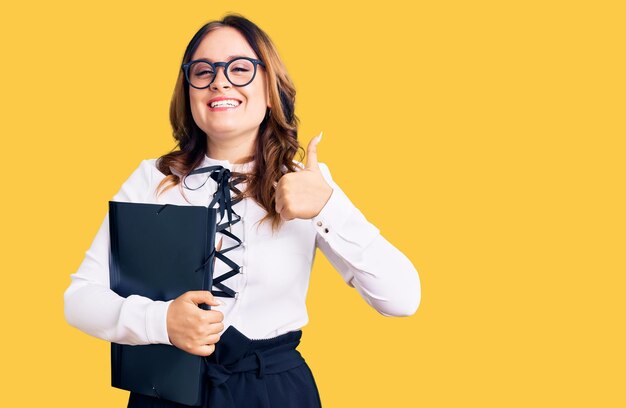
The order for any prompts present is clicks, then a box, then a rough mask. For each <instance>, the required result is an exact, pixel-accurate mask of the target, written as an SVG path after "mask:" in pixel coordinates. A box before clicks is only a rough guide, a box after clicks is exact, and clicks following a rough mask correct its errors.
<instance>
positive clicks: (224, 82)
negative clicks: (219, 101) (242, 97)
mask: <svg viewBox="0 0 626 408" xmlns="http://www.w3.org/2000/svg"><path fill="white" fill-rule="evenodd" d="M220 68H221V69H220ZM210 88H211V90H213V91H217V90H218V89H219V88H230V81H228V79H227V78H226V67H215V77H214V78H213V81H211V86H210Z"/></svg>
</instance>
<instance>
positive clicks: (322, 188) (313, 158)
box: [275, 133, 333, 221]
mask: <svg viewBox="0 0 626 408" xmlns="http://www.w3.org/2000/svg"><path fill="white" fill-rule="evenodd" d="M321 139H322V134H321V133H320V134H319V135H318V136H316V137H314V138H313V139H311V141H310V142H309V145H308V147H307V160H306V163H305V165H304V169H302V170H300V171H296V172H293V173H287V174H285V175H283V176H282V177H281V178H280V179H279V180H278V183H277V184H276V206H275V208H276V212H278V213H279V214H280V217H281V218H282V219H283V220H286V221H288V220H292V219H294V218H302V219H309V218H313V217H315V216H316V215H317V214H319V213H320V211H321V210H322V208H323V207H324V205H325V204H326V202H327V201H328V199H329V198H330V196H331V194H332V193H333V188H332V187H331V186H330V185H329V184H328V183H327V182H326V180H325V179H324V176H323V175H322V171H321V170H320V167H319V165H318V164H317V144H318V143H319V141H320V140H321Z"/></svg>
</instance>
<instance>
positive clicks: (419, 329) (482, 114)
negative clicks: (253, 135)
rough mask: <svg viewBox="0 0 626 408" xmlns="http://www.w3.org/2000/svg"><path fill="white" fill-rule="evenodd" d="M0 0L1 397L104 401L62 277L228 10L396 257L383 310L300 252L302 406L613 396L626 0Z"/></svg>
mask: <svg viewBox="0 0 626 408" xmlns="http://www.w3.org/2000/svg"><path fill="white" fill-rule="evenodd" d="M368 4H369V3H367V2H362V1H361V2H356V1H355V2H352V3H348V2H340V1H336V0H335V1H315V2H306V3H304V2H302V3H300V2H294V1H263V2H258V1H237V2H228V1H220V2H215V1H185V2H176V3H175V2H154V1H151V2H148V1H141V2H121V1H109V2H98V3H93V2H79V1H76V2H67V1H56V2H43V1H37V2H27V3H22V4H21V5H19V6H18V5H17V3H15V4H10V5H7V4H4V5H3V6H2V12H1V13H0V15H1V17H0V19H1V20H0V22H1V24H0V30H1V32H0V34H1V38H2V54H3V56H2V60H3V61H2V66H1V68H0V69H2V74H1V75H0V81H2V83H1V85H2V97H1V98H0V100H1V102H0V103H1V104H2V110H1V111H2V116H3V120H2V122H3V128H4V131H3V138H2V139H3V154H2V161H3V167H4V171H3V185H4V187H3V192H2V200H1V201H2V208H1V210H0V217H1V225H2V253H3V256H2V257H1V259H2V261H1V262H2V288H3V290H2V292H3V295H2V297H1V299H2V305H1V310H2V323H3V329H2V336H1V337H2V348H1V350H2V356H1V357H2V365H3V369H2V373H1V374H0V375H1V376H2V377H3V378H2V379H1V383H2V389H3V392H2V401H3V402H2V405H3V406H50V405H52V406H57V405H58V406H64V407H86V406H89V407H122V406H126V405H125V404H126V401H127V395H128V393H127V392H126V391H122V390H118V389H115V388H111V387H110V368H109V343H107V342H105V341H102V340H99V339H96V338H93V337H90V336H88V335H86V334H83V333H81V332H80V331H78V330H76V329H74V328H72V327H70V326H69V325H68V324H67V323H66V322H65V320H64V317H63V297H62V295H63V291H64V290H65V289H66V287H67V286H68V285H69V282H70V279H69V275H70V274H71V273H73V272H75V271H76V269H77V268H78V266H79V264H80V262H81V261H82V259H83V256H84V253H85V251H86V250H87V248H88V247H89V245H90V244H91V241H92V239H93V237H94V236H95V233H96V231H97V228H98V226H99V225H100V223H101V221H102V219H103V217H104V215H105V212H106V208H107V201H108V200H109V199H111V198H112V196H113V195H114V194H115V193H116V192H117V190H118V189H119V187H120V186H121V184H122V183H123V182H124V181H125V180H126V178H127V177H128V176H129V175H130V173H131V172H132V171H133V170H134V169H135V168H136V167H137V166H138V165H139V162H140V161H141V160H142V159H145V158H153V157H158V156H160V155H161V154H163V153H165V152H166V151H168V150H169V149H171V148H172V147H173V142H172V139H171V131H170V127H169V122H168V108H169V101H170V97H171V93H172V90H173V87H174V82H175V79H176V75H177V72H178V69H179V64H180V62H181V58H182V54H183V51H184V48H185V46H186V45H187V42H188V41H189V39H190V38H191V36H192V35H193V34H194V33H195V31H196V30H197V29H198V28H199V27H200V26H201V25H202V24H204V23H205V22H206V21H208V20H212V19H217V18H221V17H222V16H223V15H224V13H225V12H227V11H235V12H239V13H242V14H243V15H244V16H246V17H248V18H250V19H251V20H253V21H254V22H256V23H257V24H259V25H260V27H262V28H263V29H264V30H266V31H267V33H268V34H269V35H270V36H271V38H272V39H273V40H274V42H275V43H276V44H277V46H278V48H279V52H280V54H281V56H282V58H283V59H284V61H285V63H286V65H287V68H288V70H289V73H290V75H291V76H292V78H293V80H294V81H295V84H296V87H297V90H298V96H297V98H298V99H297V108H296V109H297V111H296V113H297V114H298V116H299V117H300V118H301V128H300V139H301V143H302V144H303V146H305V147H306V145H307V144H308V142H309V140H310V139H311V138H312V137H314V136H315V135H317V134H318V133H319V132H320V131H324V137H323V140H322V141H321V143H320V145H319V147H318V156H319V161H321V162H325V163H327V164H328V165H329V167H330V169H331V171H332V174H333V177H334V178H335V180H336V181H337V183H338V184H339V185H340V186H341V187H342V188H343V189H344V191H345V192H346V193H347V194H348V196H349V197H350V198H351V199H352V201H353V202H354V203H355V205H356V206H357V207H358V208H359V209H360V210H361V211H362V212H363V213H364V214H365V215H366V217H367V218H368V220H370V221H371V222H372V223H373V224H374V225H376V226H377V227H378V228H379V229H380V230H381V233H382V234H383V236H384V237H385V238H387V239H388V240H389V241H390V242H391V243H393V244H394V245H395V246H396V247H397V248H398V249H400V250H401V251H402V252H404V253H405V254H406V255H407V256H408V257H409V258H410V259H411V260H412V262H413V263H414V265H415V266H416V268H417V269H418V271H419V273H420V277H421V281H422V296H423V298H422V304H421V306H420V309H419V310H418V312H417V313H416V314H415V315H414V316H411V317H405V318H386V317H383V316H381V315H379V314H378V313H377V312H376V311H374V310H373V309H371V308H370V307H369V306H368V305H367V304H366V303H365V302H364V301H363V300H362V299H360V298H359V296H358V294H357V293H356V291H354V290H353V289H350V288H349V287H347V286H346V285H345V284H344V283H343V281H342V280H341V278H340V276H339V274H338V273H337V272H335V271H334V270H333V269H332V267H331V266H330V264H329V263H328V261H327V260H326V259H325V258H324V257H323V255H322V254H321V253H320V252H318V257H317V259H318V261H317V262H316V264H315V266H314V270H313V277H312V281H311V286H310V292H309V297H308V306H309V314H310V323H309V324H308V325H307V326H305V327H304V337H303V341H302V344H301V350H302V352H303V355H304V356H305V358H306V359H307V361H308V363H309V365H310V366H311V368H312V370H313V372H314V374H315V377H316V379H317V383H318V386H319V388H320V392H321V396H322V401H323V403H324V406H325V407H331V408H332V407H348V406H358V407H385V406H399V407H465V406H472V407H474V406H475V407H531V406H532V407H534V406H541V407H555V406H567V407H571V406H581V407H590V406H600V407H623V406H626V397H625V393H624V388H623V387H624V381H625V379H626V375H625V369H624V367H625V366H626V358H625V351H624V350H625V340H626V339H625V335H624V312H625V311H626V307H625V304H624V303H625V302H624V297H625V296H624V289H625V285H624V283H625V278H624V273H625V272H626V268H625V262H624V243H625V241H626V240H625V239H624V231H625V228H624V227H625V226H626V225H625V222H624V221H625V220H624V204H625V203H624V175H625V173H626V172H625V171H624V170H625V169H624V153H625V152H624V137H625V135H626V132H625V124H624V108H625V95H626V93H625V91H626V89H625V86H624V85H625V84H624V72H626V69H625V68H626V67H625V66H624V65H625V64H624V45H625V44H624V38H626V37H625V34H626V33H625V32H624V31H625V30H624V21H625V17H626V16H625V13H624V10H623V8H622V7H620V6H618V5H619V4H620V2H617V1H615V2H608V1H597V0H596V1H586V2H584V1H561V2H555V1H484V0H477V1H432V2H421V3H417V4H414V3H413V2H408V1H407V2H400V1H391V0H390V1H385V2H381V3H377V4H374V5H368Z"/></svg>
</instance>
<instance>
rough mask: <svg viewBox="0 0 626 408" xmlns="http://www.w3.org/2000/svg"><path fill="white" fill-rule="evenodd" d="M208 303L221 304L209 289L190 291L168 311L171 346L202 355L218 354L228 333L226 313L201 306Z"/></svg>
mask: <svg viewBox="0 0 626 408" xmlns="http://www.w3.org/2000/svg"><path fill="white" fill-rule="evenodd" d="M202 303H206V304H207V305H211V306H219V305H220V303H219V302H218V301H217V299H215V298H214V297H213V294H211V292H209V291H207V290H198V291H189V292H185V293H183V294H182V295H180V296H179V297H177V298H176V299H175V300H174V301H173V302H172V303H171V304H170V307H169V308H168V310H167V333H168V335H169V338H170V343H172V344H173V345H175V346H176V347H178V348H179V349H181V350H184V351H186V352H188V353H191V354H195V355H198V356H208V355H210V354H212V353H213V352H214V351H215V343H217V342H218V341H219V339H220V335H219V334H218V333H220V332H221V331H222V330H224V323H222V321H223V320H224V314H223V313H222V312H220V311H219V310H204V309H200V308H199V307H198V305H199V304H202Z"/></svg>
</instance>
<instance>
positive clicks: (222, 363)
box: [128, 326, 322, 408]
mask: <svg viewBox="0 0 626 408" xmlns="http://www.w3.org/2000/svg"><path fill="white" fill-rule="evenodd" d="M301 337H302V330H297V331H292V332H288V333H285V334H282V335H280V336H278V337H273V338H270V339H263V340H251V339H249V338H247V337H246V336H244V335H243V334H242V333H241V332H239V331H238V330H237V329H236V328H235V327H234V326H229V327H228V328H227V329H226V331H225V332H224V334H223V335H222V336H221V337H220V341H218V342H217V343H216V345H215V351H214V352H213V354H211V355H210V356H209V357H207V363H208V370H207V371H208V374H207V381H206V383H207V387H206V392H205V393H204V396H203V405H202V406H203V407H205V408H244V407H245V408H274V407H276V408H291V407H294V408H295V407H298V408H319V407H321V406H322V404H321V401H320V395H319V392H318V389H317V385H316V383H315V379H314V378H313V373H312V372H311V370H310V368H309V366H308V365H307V363H306V361H305V360H304V358H303V357H302V356H301V355H300V353H299V351H298V350H296V347H297V346H298V344H299V343H300V339H301ZM148 407H150V408H191V406H189V405H183V404H179V403H176V402H173V401H168V400H165V399H159V398H157V397H152V396H147V395H142V394H138V393H135V392H131V393H130V398H129V400H128V408H148Z"/></svg>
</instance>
